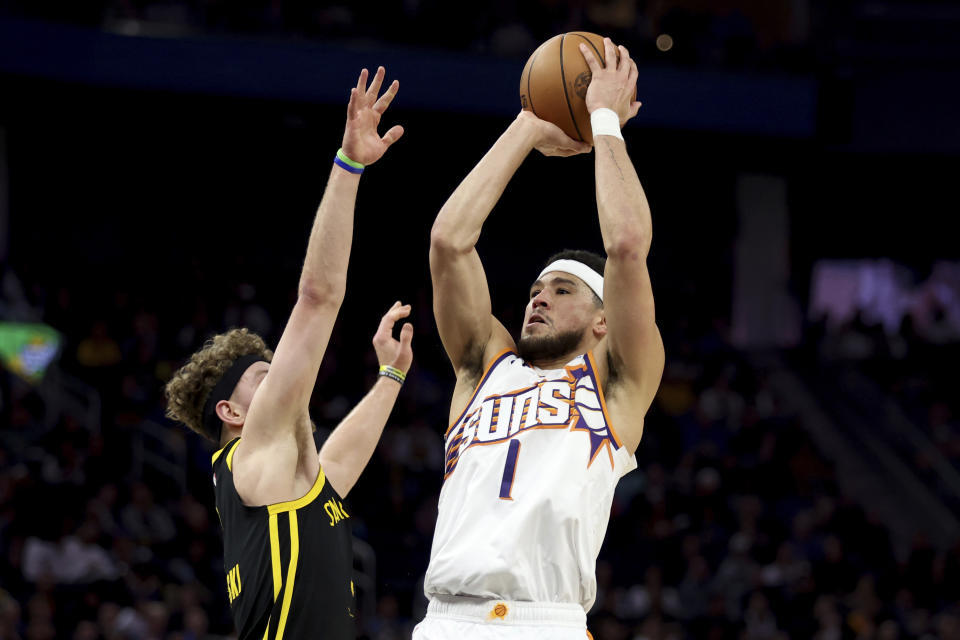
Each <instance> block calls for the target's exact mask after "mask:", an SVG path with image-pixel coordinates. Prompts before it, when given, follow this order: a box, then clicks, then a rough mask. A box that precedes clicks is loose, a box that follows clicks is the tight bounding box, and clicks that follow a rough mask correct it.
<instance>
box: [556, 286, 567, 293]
mask: <svg viewBox="0 0 960 640" xmlns="http://www.w3.org/2000/svg"><path fill="white" fill-rule="evenodd" d="M557 293H570V292H569V291H567V290H566V289H564V288H563V287H561V288H559V289H557Z"/></svg>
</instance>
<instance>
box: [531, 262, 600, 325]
mask: <svg viewBox="0 0 960 640" xmlns="http://www.w3.org/2000/svg"><path fill="white" fill-rule="evenodd" d="M597 312H598V308H597V305H596V303H595V301H594V295H593V291H591V289H590V287H588V286H587V285H586V283H585V282H584V281H583V280H581V279H580V278H578V277H577V276H574V275H571V274H569V273H564V272H562V271H551V272H549V273H546V274H544V276H543V278H542V279H540V280H537V281H536V282H534V283H533V286H531V287H530V301H529V302H527V308H526V310H525V311H524V314H523V329H522V330H521V331H520V339H521V340H523V339H524V338H549V337H554V336H559V335H563V334H569V333H571V332H578V333H580V334H585V333H586V332H587V331H589V330H590V327H591V326H592V325H593V322H594V320H595V318H596V315H597Z"/></svg>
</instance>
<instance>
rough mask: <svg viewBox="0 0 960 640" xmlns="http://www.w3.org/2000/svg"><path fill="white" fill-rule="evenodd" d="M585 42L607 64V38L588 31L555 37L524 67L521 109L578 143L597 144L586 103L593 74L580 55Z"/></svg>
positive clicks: (542, 46) (572, 32)
mask: <svg viewBox="0 0 960 640" xmlns="http://www.w3.org/2000/svg"><path fill="white" fill-rule="evenodd" d="M581 42H585V43H586V44H587V46H589V47H591V48H592V49H593V53H594V55H596V56H597V59H598V60H600V62H601V63H604V62H605V61H604V55H603V36H598V35H597V34H595V33H588V32H586V31H571V32H570V33H561V34H559V35H556V36H553V37H552V38H550V39H549V40H547V41H546V42H544V43H543V44H542V45H540V46H539V47H537V50H536V51H534V52H533V53H532V54H531V55H530V58H529V59H528V60H527V64H526V65H524V67H523V73H522V74H520V105H521V106H522V107H523V108H524V109H526V110H527V111H532V112H533V114H534V115H535V116H537V117H538V118H542V119H544V120H547V121H548V122H552V123H553V124H555V125H557V126H558V127H560V128H561V129H562V130H563V132H564V133H566V134H567V135H568V136H570V137H571V138H573V139H574V140H579V141H582V142H587V143H589V144H593V130H592V129H591V128H590V114H589V113H587V103H586V102H585V101H584V99H585V98H586V95H587V87H588V86H589V85H590V79H591V73H590V67H588V66H587V61H586V59H585V58H584V57H583V54H582V53H581V52H580V43H581ZM617 58H618V59H619V53H618V54H617ZM634 99H636V90H634Z"/></svg>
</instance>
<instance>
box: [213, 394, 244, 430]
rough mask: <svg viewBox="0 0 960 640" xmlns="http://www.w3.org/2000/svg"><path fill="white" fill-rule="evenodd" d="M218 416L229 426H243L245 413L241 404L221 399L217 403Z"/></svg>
mask: <svg viewBox="0 0 960 640" xmlns="http://www.w3.org/2000/svg"><path fill="white" fill-rule="evenodd" d="M216 410H217V417H218V418H220V420H222V421H223V424H225V425H227V426H228V427H235V428H238V429H239V428H242V427H243V419H244V415H243V413H242V412H241V410H240V406H239V405H237V404H235V403H233V402H230V401H229V400H221V401H220V402H218V403H217V407H216Z"/></svg>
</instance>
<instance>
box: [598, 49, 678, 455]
mask: <svg viewBox="0 0 960 640" xmlns="http://www.w3.org/2000/svg"><path fill="white" fill-rule="evenodd" d="M604 45H605V48H606V51H605V53H604V57H605V58H606V60H608V61H614V60H616V56H617V53H618V51H617V49H616V48H615V47H614V45H613V43H612V42H611V41H610V39H609V38H605V39H604ZM580 49H581V51H583V54H584V57H585V58H586V59H587V64H588V65H589V66H590V70H591V72H592V74H593V77H592V80H591V82H590V86H589V87H588V89H587V96H586V102H587V110H588V111H590V113H591V116H592V117H593V114H594V112H595V111H596V110H597V109H611V110H613V111H614V112H615V113H616V115H617V117H618V119H619V124H620V126H622V125H623V124H625V123H626V122H627V120H629V119H630V118H632V117H633V116H635V115H636V114H637V111H638V110H639V109H640V103H639V102H635V101H632V96H633V93H634V88H635V87H636V84H637V65H636V63H635V62H634V61H633V60H631V59H630V54H629V52H628V51H627V49H626V48H625V47H619V55H620V60H619V63H618V64H608V65H607V67H606V68H604V67H603V66H601V64H600V62H599V61H598V60H597V58H596V57H595V56H594V55H593V52H592V51H591V50H590V49H589V48H587V47H585V46H582V45H581V47H580ZM611 117H612V116H611ZM616 124H617V123H615V122H614V123H613V126H614V127H616ZM595 132H596V130H595ZM594 146H595V149H594V152H595V167H596V185H597V209H598V212H599V216H600V231H601V233H602V235H603V243H604V248H605V249H606V252H607V266H606V269H605V271H604V296H603V299H604V315H605V317H606V321H607V337H606V349H605V350H603V351H604V352H605V353H601V354H600V357H605V359H606V365H607V371H608V379H610V380H611V382H613V383H614V384H615V385H618V386H620V385H622V386H623V387H625V389H624V393H620V391H619V390H613V392H612V393H611V395H614V396H615V402H616V404H617V405H620V406H621V407H622V408H624V409H625V410H626V411H625V413H627V414H630V416H632V418H633V419H625V420H620V421H619V422H620V431H621V435H622V436H623V437H624V438H625V440H627V444H628V446H629V447H630V450H631V451H632V450H634V449H636V446H637V443H639V441H640V435H641V434H642V429H643V415H644V414H645V413H646V411H647V409H648V408H649V406H650V403H651V402H652V401H653V397H654V395H655V394H656V391H657V388H658V387H659V385H660V377H661V375H662V374H663V363H664V352H663V341H662V340H661V338H660V331H659V329H658V328H657V325H656V316H655V312H654V304H653V289H652V287H651V285H650V273H649V272H648V271H647V253H648V252H649V250H650V242H651V240H652V237H653V236H652V223H651V219H650V206H649V204H648V203H647V198H646V195H645V194H644V192H643V187H641V186H640V179H639V177H638V176H637V172H636V170H635V169H634V167H633V163H632V162H631V161H630V156H629V155H628V154H627V148H626V145H625V143H624V141H623V140H622V139H620V138H618V137H616V136H613V135H596V133H595V135H594ZM609 386H611V385H608V387H609Z"/></svg>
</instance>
